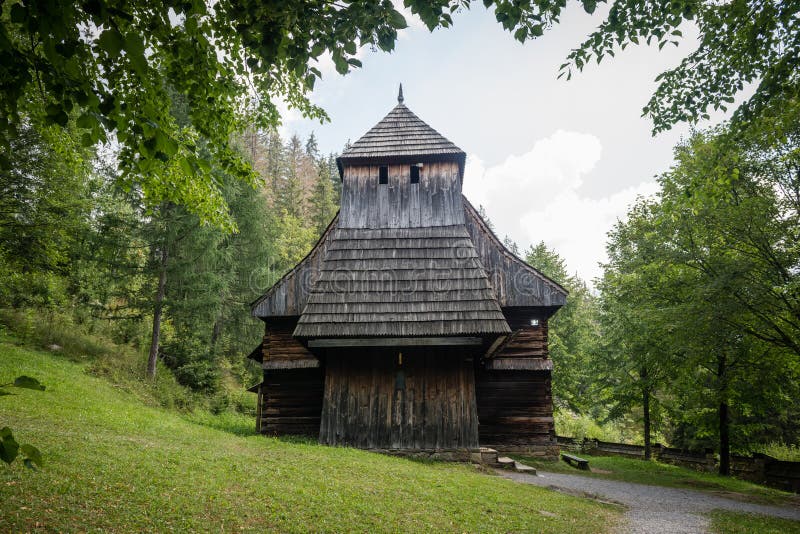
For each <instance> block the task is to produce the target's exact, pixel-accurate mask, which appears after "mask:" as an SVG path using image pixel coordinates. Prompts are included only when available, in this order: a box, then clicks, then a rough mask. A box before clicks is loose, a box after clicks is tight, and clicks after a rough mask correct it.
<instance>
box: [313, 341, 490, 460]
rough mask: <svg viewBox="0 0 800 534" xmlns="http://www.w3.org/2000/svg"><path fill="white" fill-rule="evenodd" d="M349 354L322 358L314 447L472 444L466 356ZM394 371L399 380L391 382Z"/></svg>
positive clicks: (454, 352) (445, 351)
mask: <svg viewBox="0 0 800 534" xmlns="http://www.w3.org/2000/svg"><path fill="white" fill-rule="evenodd" d="M397 354H398V351H397V350H396V349H395V350H392V349H389V350H379V349H374V348H373V349H361V350H359V349H351V350H349V351H344V350H337V351H331V352H330V353H328V354H327V356H326V376H325V393H324V404H323V411H322V423H321V427H320V443H323V444H327V445H346V446H352V447H358V448H363V449H463V448H476V447H477V446H478V432H477V423H478V421H477V414H476V409H475V382H474V370H473V369H474V367H473V363H472V358H471V357H469V356H468V355H467V354H466V353H465V351H464V350H463V348H462V349H460V350H459V349H449V348H438V349H427V350H425V349H412V350H408V351H403V364H402V366H399V365H398V358H397ZM398 372H401V373H402V375H401V377H398Z"/></svg>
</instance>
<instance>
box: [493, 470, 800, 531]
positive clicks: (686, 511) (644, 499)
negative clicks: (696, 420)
mask: <svg viewBox="0 0 800 534" xmlns="http://www.w3.org/2000/svg"><path fill="white" fill-rule="evenodd" d="M498 472H499V473H500V474H501V475H502V476H504V477H505V478H509V479H511V480H516V481H517V482H522V483H525V484H534V485H536V486H542V487H545V488H551V489H555V490H559V491H565V492H567V493H572V494H576V495H586V496H590V497H594V498H597V499H600V500H607V501H612V502H617V503H620V504H623V505H625V506H626V507H627V508H628V512H627V514H626V518H627V519H628V530H627V532H631V533H635V534H645V533H647V534H662V533H670V534H673V533H675V534H696V533H703V532H706V531H707V530H708V518H707V517H706V516H705V514H707V513H708V512H710V511H712V510H730V511H734V512H748V513H753V514H762V515H770V516H775V517H782V518H785V519H794V520H795V521H800V508H798V507H791V506H786V507H784V506H766V505H762V504H751V503H747V502H742V501H738V500H734V499H726V498H725V497H721V496H718V495H713V494H710V493H703V492H701V491H695V490H689V489H678V488H665V487H663V486H648V485H645V484H634V483H631V482H620V481H617V480H604V479H601V478H594V477H587V476H581V475H565V474H561V473H547V472H541V471H540V472H539V474H538V475H527V474H522V473H513V472H509V471H503V470H498Z"/></svg>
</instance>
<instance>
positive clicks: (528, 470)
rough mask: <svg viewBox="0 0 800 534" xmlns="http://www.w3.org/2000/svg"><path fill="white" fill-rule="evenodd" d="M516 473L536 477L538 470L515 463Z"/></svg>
mask: <svg viewBox="0 0 800 534" xmlns="http://www.w3.org/2000/svg"><path fill="white" fill-rule="evenodd" d="M514 471H516V472H517V473H527V474H529V475H535V474H536V469H534V468H533V467H531V466H529V465H525V464H522V463H519V462H514Z"/></svg>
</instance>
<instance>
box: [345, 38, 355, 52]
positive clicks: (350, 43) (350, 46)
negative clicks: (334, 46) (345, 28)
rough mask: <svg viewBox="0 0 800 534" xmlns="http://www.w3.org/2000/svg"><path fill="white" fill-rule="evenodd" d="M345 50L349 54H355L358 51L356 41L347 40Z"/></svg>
mask: <svg viewBox="0 0 800 534" xmlns="http://www.w3.org/2000/svg"><path fill="white" fill-rule="evenodd" d="M344 51H345V52H347V53H348V54H355V53H356V43H354V42H353V41H347V42H346V43H345V44H344Z"/></svg>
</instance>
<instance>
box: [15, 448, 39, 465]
mask: <svg viewBox="0 0 800 534" xmlns="http://www.w3.org/2000/svg"><path fill="white" fill-rule="evenodd" d="M19 449H20V450H21V451H22V454H24V455H25V456H27V460H26V462H27V461H28V460H29V461H31V462H33V463H35V464H36V465H38V466H39V467H42V453H41V452H39V449H37V448H36V447H34V446H33V445H22V446H21V447H20V448H19Z"/></svg>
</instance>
